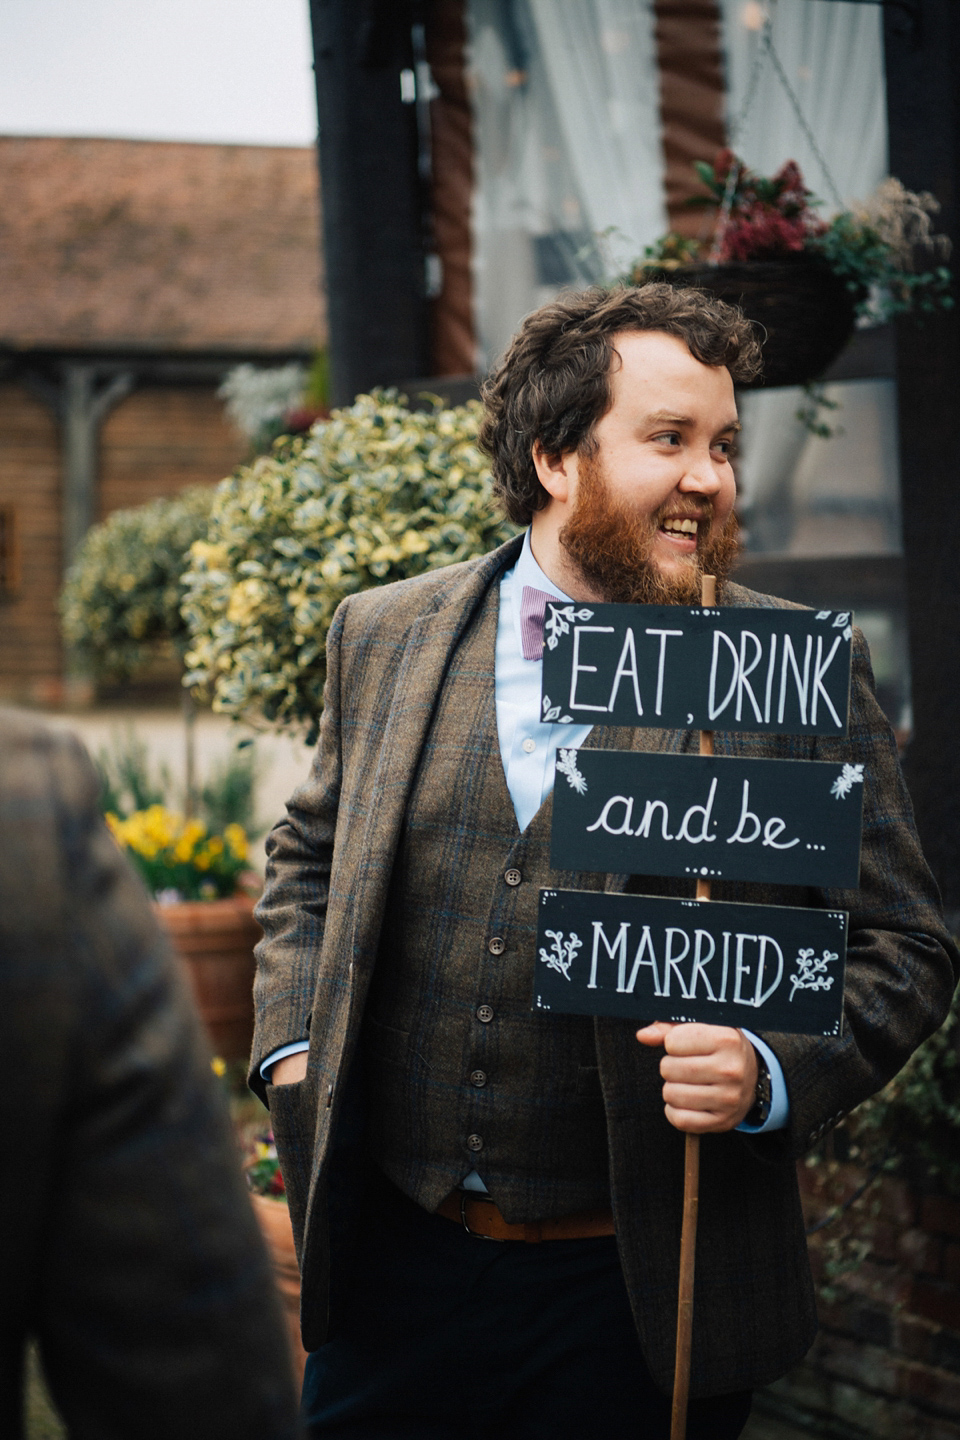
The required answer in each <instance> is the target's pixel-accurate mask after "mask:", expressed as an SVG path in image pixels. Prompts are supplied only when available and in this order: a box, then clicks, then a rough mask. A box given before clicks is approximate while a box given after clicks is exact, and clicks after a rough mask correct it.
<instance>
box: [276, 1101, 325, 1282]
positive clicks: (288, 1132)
mask: <svg viewBox="0 0 960 1440" xmlns="http://www.w3.org/2000/svg"><path fill="white" fill-rule="evenodd" d="M267 1105H268V1106H269V1109H270V1121H271V1124H272V1126H273V1138H274V1140H275V1141H276V1146H277V1158H278V1160H279V1161H280V1172H281V1174H282V1175H283V1183H284V1188H285V1190H286V1194H287V1203H288V1205H289V1206H290V1220H291V1223H292V1225H293V1235H294V1239H295V1240H296V1242H297V1254H298V1255H299V1254H300V1247H301V1244H302V1242H303V1226H304V1218H305V1216H306V1211H307V1195H308V1193H309V1190H310V1173H311V1168H312V1164H313V1150H314V1140H315V1137H316V1115H317V1107H316V1092H315V1089H314V1086H313V1083H312V1081H311V1079H310V1077H309V1076H308V1077H306V1078H305V1079H303V1080H298V1081H297V1083H296V1084H295V1085H269V1084H268V1085H267Z"/></svg>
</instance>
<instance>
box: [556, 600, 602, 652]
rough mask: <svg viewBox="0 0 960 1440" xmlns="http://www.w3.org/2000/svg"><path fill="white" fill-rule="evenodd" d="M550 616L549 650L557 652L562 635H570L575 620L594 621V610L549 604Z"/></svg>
mask: <svg viewBox="0 0 960 1440" xmlns="http://www.w3.org/2000/svg"><path fill="white" fill-rule="evenodd" d="M547 609H548V610H549V612H550V613H549V615H548V616H547V649H548V650H556V648H557V645H558V644H559V643H560V636H561V635H569V634H570V625H571V623H572V622H573V621H574V620H592V619H593V611H592V610H574V608H573V606H572V605H551V604H549V603H548V604H547Z"/></svg>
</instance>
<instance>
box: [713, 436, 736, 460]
mask: <svg viewBox="0 0 960 1440" xmlns="http://www.w3.org/2000/svg"><path fill="white" fill-rule="evenodd" d="M713 448H714V450H719V452H720V454H721V455H722V456H723V457H724V459H725V460H729V459H730V457H731V455H734V454H735V453H736V448H737V442H736V441H735V440H715V441H714V444H713Z"/></svg>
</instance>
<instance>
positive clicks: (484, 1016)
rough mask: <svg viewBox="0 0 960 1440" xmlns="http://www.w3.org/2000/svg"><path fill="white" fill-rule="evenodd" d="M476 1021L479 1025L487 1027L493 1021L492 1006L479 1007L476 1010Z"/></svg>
mask: <svg viewBox="0 0 960 1440" xmlns="http://www.w3.org/2000/svg"><path fill="white" fill-rule="evenodd" d="M477 1019H478V1020H479V1021H480V1024H481V1025H489V1024H490V1021H491V1020H492V1019H493V1006H492V1005H481V1006H480V1007H479V1008H478V1010H477Z"/></svg>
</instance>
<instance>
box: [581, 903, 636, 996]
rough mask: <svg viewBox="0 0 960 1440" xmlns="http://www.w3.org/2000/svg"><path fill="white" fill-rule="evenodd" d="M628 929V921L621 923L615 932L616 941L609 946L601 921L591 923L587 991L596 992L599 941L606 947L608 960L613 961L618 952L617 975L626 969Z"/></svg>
mask: <svg viewBox="0 0 960 1440" xmlns="http://www.w3.org/2000/svg"><path fill="white" fill-rule="evenodd" d="M629 929H630V922H629V921H628V920H624V921H622V922H621V925H620V929H619V931H618V932H617V937H616V939H615V940H614V942H613V944H612V945H611V944H610V941H609V940H608V939H607V937H606V934H605V932H604V928H603V921H602V920H594V922H593V958H592V959H591V961H590V979H589V980H588V981H587V989H588V990H596V988H597V960H598V959H599V956H600V941H601V940H602V941H603V943H604V945H605V946H606V947H607V955H608V956H609V958H610V959H611V960H613V959H614V958H616V956H617V955H618V952H619V960H620V964H619V974H620V975H621V976H622V975H623V972H624V969H625V967H626V962H627V931H628V930H629Z"/></svg>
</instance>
